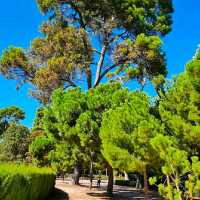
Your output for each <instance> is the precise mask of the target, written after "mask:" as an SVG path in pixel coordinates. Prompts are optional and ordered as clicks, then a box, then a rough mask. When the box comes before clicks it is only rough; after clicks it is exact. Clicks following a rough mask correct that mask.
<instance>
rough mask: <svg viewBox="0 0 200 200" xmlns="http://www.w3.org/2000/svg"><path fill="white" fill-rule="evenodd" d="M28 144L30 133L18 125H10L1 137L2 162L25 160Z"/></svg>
mask: <svg viewBox="0 0 200 200" xmlns="http://www.w3.org/2000/svg"><path fill="white" fill-rule="evenodd" d="M29 144H30V131H29V129H28V128H27V127H25V126H22V125H20V124H18V123H14V122H13V123H11V124H10V125H9V127H8V128H7V129H6V131H5V132H4V133H3V135H2V142H1V143H0V148H1V149H0V154H1V157H2V158H1V159H3V160H12V161H13V160H21V161H23V160H25V158H26V156H27V152H28V146H29Z"/></svg>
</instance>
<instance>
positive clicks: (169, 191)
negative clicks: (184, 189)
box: [167, 175, 173, 200]
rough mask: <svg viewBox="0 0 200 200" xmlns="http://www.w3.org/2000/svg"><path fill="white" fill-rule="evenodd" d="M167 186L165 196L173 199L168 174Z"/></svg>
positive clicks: (170, 199)
mask: <svg viewBox="0 0 200 200" xmlns="http://www.w3.org/2000/svg"><path fill="white" fill-rule="evenodd" d="M167 186H168V192H167V197H168V199H169V200H173V194H172V191H171V185H170V178H169V176H168V175H167Z"/></svg>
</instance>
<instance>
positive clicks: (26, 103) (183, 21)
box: [0, 0, 200, 127]
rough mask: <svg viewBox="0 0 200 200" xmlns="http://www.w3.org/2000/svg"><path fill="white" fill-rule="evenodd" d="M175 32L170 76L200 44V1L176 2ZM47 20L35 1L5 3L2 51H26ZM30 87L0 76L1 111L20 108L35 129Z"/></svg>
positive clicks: (0, 10) (168, 40) (0, 14)
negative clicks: (14, 107) (9, 49)
mask: <svg viewBox="0 0 200 200" xmlns="http://www.w3.org/2000/svg"><path fill="white" fill-rule="evenodd" d="M174 8H175V12H174V14H173V21H174V23H173V30H172V32H171V33H170V34H169V35H168V36H166V37H165V38H164V50H165V51H166V54H167V62H168V71H169V75H168V76H169V77H172V76H173V75H176V74H178V73H180V72H182V71H183V70H184V65H185V63H186V62H187V61H188V60H190V59H191V58H192V56H193V55H194V53H195V50H196V47H197V45H198V44H200V0H174ZM43 20H44V16H42V15H41V14H40V12H39V10H38V8H37V5H36V1H35V0H12V2H11V1H2V2H1V7H0V52H2V50H3V49H5V48H6V47H7V46H9V45H15V46H20V47H23V48H27V47H28V46H29V44H30V41H31V40H32V39H33V38H34V37H36V36H38V35H39V32H38V27H39V25H40V23H41V22H42V21H43ZM27 88H28V87H27V86H23V87H22V88H21V89H20V90H19V91H16V89H15V82H14V81H11V80H5V79H4V78H3V77H2V76H1V75H0V91H1V92H0V108H3V107H6V106H10V105H17V106H19V107H20V108H22V109H23V110H24V111H25V112H26V119H25V120H24V121H23V124H25V125H27V126H28V127H31V126H32V122H33V119H34V116H35V111H36V109H37V107H38V106H39V104H38V102H37V101H36V100H34V99H33V98H32V97H30V96H29V95H28V94H27V93H28V92H27Z"/></svg>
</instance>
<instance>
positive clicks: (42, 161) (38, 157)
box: [29, 135, 55, 166]
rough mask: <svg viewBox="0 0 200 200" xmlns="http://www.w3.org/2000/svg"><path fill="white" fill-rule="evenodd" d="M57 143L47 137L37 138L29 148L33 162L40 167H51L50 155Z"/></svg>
mask: <svg viewBox="0 0 200 200" xmlns="http://www.w3.org/2000/svg"><path fill="white" fill-rule="evenodd" d="M54 146H55V141H54V139H53V138H52V137H48V136H45V135H41V136H37V137H36V138H35V139H34V140H33V141H32V143H31V144H30V146H29V154H30V156H31V158H32V162H33V163H35V164H37V165H39V166H49V165H50V162H49V159H48V153H49V152H50V151H51V150H52V149H54Z"/></svg>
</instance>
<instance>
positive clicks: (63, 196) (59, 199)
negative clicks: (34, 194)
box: [47, 188, 69, 200]
mask: <svg viewBox="0 0 200 200" xmlns="http://www.w3.org/2000/svg"><path fill="white" fill-rule="evenodd" d="M47 200H69V196H68V194H67V193H66V192H64V191H62V190H59V189H57V188H55V189H54V191H53V192H52V194H51V195H50V197H49V198H48V199H47Z"/></svg>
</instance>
